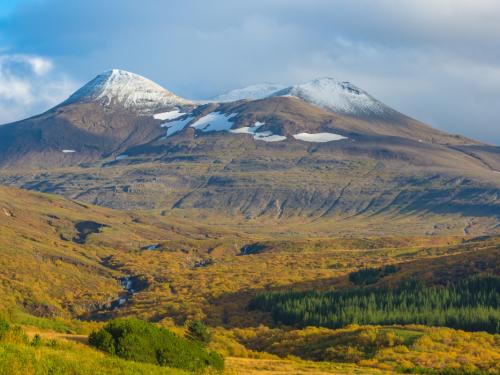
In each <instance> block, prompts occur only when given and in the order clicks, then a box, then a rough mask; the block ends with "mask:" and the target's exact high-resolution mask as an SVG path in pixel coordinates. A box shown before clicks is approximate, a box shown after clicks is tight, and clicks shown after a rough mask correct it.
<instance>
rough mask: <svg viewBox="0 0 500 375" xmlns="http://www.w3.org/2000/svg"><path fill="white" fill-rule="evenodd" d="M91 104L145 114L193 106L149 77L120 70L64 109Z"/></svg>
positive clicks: (79, 92) (101, 77)
mask: <svg viewBox="0 0 500 375" xmlns="http://www.w3.org/2000/svg"><path fill="white" fill-rule="evenodd" d="M87 102H97V103H99V104H101V105H103V106H106V107H114V106H120V107H123V108H125V109H127V110H130V111H133V112H137V113H144V114H151V113H153V112H154V111H156V110H159V109H169V108H173V107H176V106H182V105H187V104H191V102H190V101H189V100H187V99H184V98H181V97H179V96H176V95H174V94H172V93H171V92H170V91H168V90H166V89H164V88H163V87H161V86H160V85H158V84H156V83H155V82H153V81H151V80H149V79H147V78H145V77H142V76H140V75H138V74H134V73H131V72H127V71H125V70H119V69H112V70H109V71H107V72H104V73H101V74H99V75H98V76H97V77H95V78H94V79H93V80H91V81H90V82H89V83H87V84H86V85H85V86H83V87H82V88H80V89H79V90H77V91H76V92H75V93H74V94H72V95H71V96H70V97H69V98H68V99H67V100H66V101H64V102H63V103H61V105H69V104H77V103H87Z"/></svg>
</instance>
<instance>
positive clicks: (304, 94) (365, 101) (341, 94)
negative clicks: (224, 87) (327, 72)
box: [212, 77, 396, 117]
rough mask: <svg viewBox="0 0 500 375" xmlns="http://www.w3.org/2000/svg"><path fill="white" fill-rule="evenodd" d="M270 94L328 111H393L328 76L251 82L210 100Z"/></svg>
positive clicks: (362, 113)
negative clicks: (292, 81) (294, 81)
mask: <svg viewBox="0 0 500 375" xmlns="http://www.w3.org/2000/svg"><path fill="white" fill-rule="evenodd" d="M273 96H285V97H295V98H298V99H301V100H303V101H305V102H307V103H309V104H312V105H314V106H316V107H319V108H322V109H326V110H328V111H330V112H338V113H342V114H347V115H354V116H365V117H366V116H373V115H376V116H377V117H380V116H382V115H388V114H395V112H396V111H394V110H393V109H392V108H390V107H388V106H386V105H385V104H383V103H382V102H380V101H378V100H376V99H375V98H373V97H372V96H371V95H369V94H368V93H367V92H366V91H364V90H362V89H360V88H359V87H356V86H355V85H353V84H352V83H350V82H345V81H338V80H336V79H334V78H330V77H325V78H318V79H315V80H312V81H309V82H306V83H303V84H299V85H292V86H285V85H279V84H270V83H266V84H260V85H252V86H248V87H244V88H241V89H235V90H231V91H229V92H227V93H225V94H222V95H219V96H216V97H215V98H214V99H213V100H212V101H214V102H232V101H237V100H242V99H247V100H258V99H264V98H269V97H273Z"/></svg>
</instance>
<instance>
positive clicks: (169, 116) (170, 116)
mask: <svg viewBox="0 0 500 375" xmlns="http://www.w3.org/2000/svg"><path fill="white" fill-rule="evenodd" d="M183 115H185V113H184V112H181V111H179V110H178V109H174V110H173V111H168V112H162V113H156V114H155V115H153V117H154V118H155V119H156V120H164V121H165V120H175V119H176V118H179V117H181V116H183Z"/></svg>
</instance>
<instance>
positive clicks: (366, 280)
mask: <svg viewBox="0 0 500 375" xmlns="http://www.w3.org/2000/svg"><path fill="white" fill-rule="evenodd" d="M397 271H398V267H397V266H395V265H388V266H384V267H381V268H364V269H362V270H359V271H355V272H351V273H350V274H349V281H351V282H352V283H354V284H356V285H370V284H375V283H376V282H377V281H379V280H380V279H381V278H383V277H385V276H387V275H390V274H391V273H396V272H397Z"/></svg>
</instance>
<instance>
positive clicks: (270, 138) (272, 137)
mask: <svg viewBox="0 0 500 375" xmlns="http://www.w3.org/2000/svg"><path fill="white" fill-rule="evenodd" d="M269 133H270V132H269ZM253 139H255V140H257V141H264V142H280V141H284V140H285V139H286V137H285V136H284V135H278V134H272V133H270V134H269V135H267V134H263V133H257V134H255V137H253Z"/></svg>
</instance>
